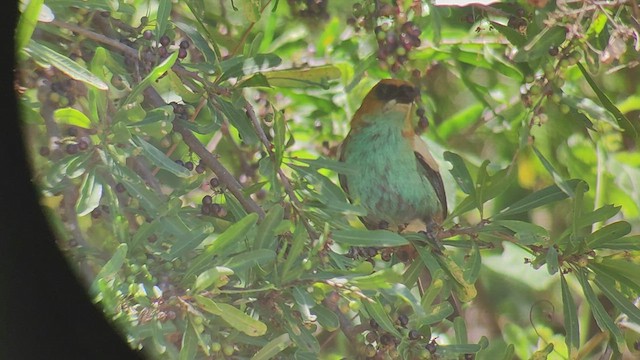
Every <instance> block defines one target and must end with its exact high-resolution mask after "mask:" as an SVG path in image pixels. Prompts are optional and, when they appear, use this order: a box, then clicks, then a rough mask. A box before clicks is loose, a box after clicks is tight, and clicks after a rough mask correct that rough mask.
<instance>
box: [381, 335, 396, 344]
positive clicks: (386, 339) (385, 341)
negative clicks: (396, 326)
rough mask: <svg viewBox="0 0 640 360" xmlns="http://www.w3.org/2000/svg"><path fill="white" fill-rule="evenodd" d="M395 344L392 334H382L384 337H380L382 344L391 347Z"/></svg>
mask: <svg viewBox="0 0 640 360" xmlns="http://www.w3.org/2000/svg"><path fill="white" fill-rule="evenodd" d="M393 343H394V341H393V336H391V334H382V336H380V344H382V345H391V344H393Z"/></svg>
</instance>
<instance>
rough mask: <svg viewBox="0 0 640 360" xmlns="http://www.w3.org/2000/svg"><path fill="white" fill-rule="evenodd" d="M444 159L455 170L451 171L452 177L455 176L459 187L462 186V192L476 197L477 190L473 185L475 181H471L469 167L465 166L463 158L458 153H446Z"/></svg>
mask: <svg viewBox="0 0 640 360" xmlns="http://www.w3.org/2000/svg"><path fill="white" fill-rule="evenodd" d="M444 159H445V160H446V161H448V162H450V163H451V164H452V165H453V168H452V169H451V170H450V172H451V175H453V178H454V179H455V181H456V183H458V186H460V190H462V191H463V192H464V193H465V194H467V195H474V194H475V191H476V189H475V186H474V185H473V180H472V179H471V175H470V174H469V170H468V169H467V165H465V163H464V160H462V157H460V155H458V154H456V153H452V152H450V151H445V152H444Z"/></svg>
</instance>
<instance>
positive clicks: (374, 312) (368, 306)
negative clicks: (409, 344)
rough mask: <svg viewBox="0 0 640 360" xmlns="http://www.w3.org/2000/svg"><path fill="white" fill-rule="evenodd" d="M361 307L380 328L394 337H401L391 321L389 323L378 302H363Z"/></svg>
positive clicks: (387, 315)
mask: <svg viewBox="0 0 640 360" xmlns="http://www.w3.org/2000/svg"><path fill="white" fill-rule="evenodd" d="M362 305H364V308H365V310H366V311H367V313H368V314H369V316H370V317H371V318H372V319H373V320H375V321H376V322H377V323H378V325H380V327H381V328H383V329H384V330H386V331H388V332H390V333H391V334H392V335H393V336H395V337H401V336H402V335H400V332H399V331H398V329H396V327H395V326H394V325H393V321H391V318H390V317H389V314H388V313H387V312H386V311H385V310H384V307H383V306H382V304H381V303H380V301H379V300H377V299H374V301H373V302H370V301H363V302H362Z"/></svg>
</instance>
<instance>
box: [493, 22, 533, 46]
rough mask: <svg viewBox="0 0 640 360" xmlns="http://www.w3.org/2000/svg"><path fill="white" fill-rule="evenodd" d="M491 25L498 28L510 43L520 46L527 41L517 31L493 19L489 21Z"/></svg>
mask: <svg viewBox="0 0 640 360" xmlns="http://www.w3.org/2000/svg"><path fill="white" fill-rule="evenodd" d="M490 23H491V26H493V28H494V29H496V30H498V32H499V33H500V34H502V35H504V37H506V38H507V40H509V42H510V43H512V44H513V45H515V46H517V47H521V46H523V45H524V44H525V42H526V41H527V39H526V38H525V37H524V35H522V34H521V33H520V32H519V31H517V30H515V29H512V28H510V27H508V26H505V25H502V24H500V23H498V22H495V21H490Z"/></svg>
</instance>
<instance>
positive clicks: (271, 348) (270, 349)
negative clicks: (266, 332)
mask: <svg viewBox="0 0 640 360" xmlns="http://www.w3.org/2000/svg"><path fill="white" fill-rule="evenodd" d="M289 346H291V338H290V337H289V334H287V333H284V334H282V335H280V336H277V337H275V338H273V339H272V340H271V341H269V342H268V343H267V344H266V345H264V346H263V347H262V348H261V349H260V350H258V352H257V353H255V355H253V357H252V358H251V360H269V359H271V358H273V357H274V356H276V355H278V354H279V353H281V352H282V351H284V350H285V349H286V348H288V347H289Z"/></svg>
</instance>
